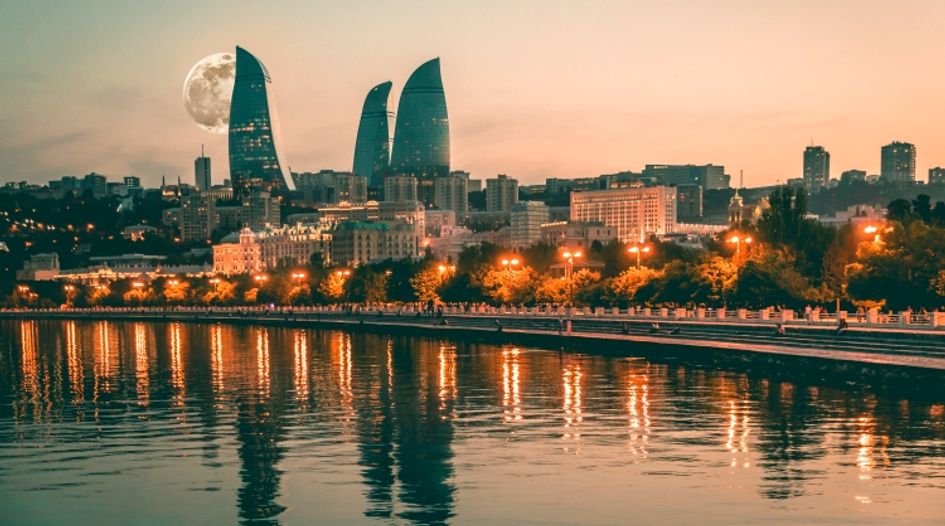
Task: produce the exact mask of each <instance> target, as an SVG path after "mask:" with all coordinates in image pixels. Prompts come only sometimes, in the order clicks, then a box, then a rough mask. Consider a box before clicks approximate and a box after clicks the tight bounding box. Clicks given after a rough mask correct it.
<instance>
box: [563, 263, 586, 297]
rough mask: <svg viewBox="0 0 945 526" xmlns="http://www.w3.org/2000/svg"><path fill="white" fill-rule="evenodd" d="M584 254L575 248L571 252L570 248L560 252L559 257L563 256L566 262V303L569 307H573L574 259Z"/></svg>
mask: <svg viewBox="0 0 945 526" xmlns="http://www.w3.org/2000/svg"><path fill="white" fill-rule="evenodd" d="M583 256H584V254H581V251H580V250H575V251H574V252H571V251H570V250H566V251H564V253H563V254H561V257H563V258H564V262H565V263H566V266H565V267H564V268H565V278H566V279H567V280H568V303H569V304H570V306H571V307H574V279H572V278H573V275H574V260H575V259H578V258H581V257H583Z"/></svg>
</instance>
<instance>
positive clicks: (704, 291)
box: [694, 256, 738, 305]
mask: <svg viewBox="0 0 945 526" xmlns="http://www.w3.org/2000/svg"><path fill="white" fill-rule="evenodd" d="M695 271H696V276H697V278H698V282H699V283H701V284H702V285H703V286H702V287H700V288H699V291H698V292H697V293H696V295H695V297H694V299H696V300H697V301H699V302H700V303H701V302H706V303H708V304H710V305H720V304H725V303H726V300H727V299H728V298H729V296H730V295H731V294H732V293H733V292H734V291H735V284H736V280H737V277H738V267H737V266H736V265H735V263H734V262H733V261H732V260H731V259H729V258H723V257H721V256H713V257H710V258H708V259H707V260H706V261H704V262H703V263H701V264H699V265H698V266H696V269H695Z"/></svg>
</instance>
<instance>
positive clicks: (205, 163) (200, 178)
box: [194, 147, 213, 192]
mask: <svg viewBox="0 0 945 526" xmlns="http://www.w3.org/2000/svg"><path fill="white" fill-rule="evenodd" d="M211 181H212V180H211V178H210V158H209V157H207V156H205V155H204V154H203V147H201V148H200V157H197V158H196V159H194V184H195V185H196V186H197V190H200V191H201V192H206V191H207V190H209V189H210V187H211V186H213V183H212V182H211Z"/></svg>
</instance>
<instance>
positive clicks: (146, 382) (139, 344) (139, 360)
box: [135, 322, 151, 407]
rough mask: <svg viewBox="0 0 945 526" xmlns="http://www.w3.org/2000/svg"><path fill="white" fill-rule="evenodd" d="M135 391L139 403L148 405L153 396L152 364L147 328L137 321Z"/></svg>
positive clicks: (144, 405)
mask: <svg viewBox="0 0 945 526" xmlns="http://www.w3.org/2000/svg"><path fill="white" fill-rule="evenodd" d="M135 393H136V394H137V395H138V405H140V406H143V407H147V406H148V402H149V401H150V398H151V378H150V365H149V363H148V340H147V328H146V327H145V325H144V324H143V323H140V322H139V323H135Z"/></svg>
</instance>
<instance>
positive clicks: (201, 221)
mask: <svg viewBox="0 0 945 526" xmlns="http://www.w3.org/2000/svg"><path fill="white" fill-rule="evenodd" d="M215 206H216V201H215V200H214V199H207V197H206V196H205V195H203V194H201V193H199V192H190V193H187V194H184V195H182V196H181V197H180V217H179V227H180V239H181V241H183V242H185V243H186V242H188V241H205V240H207V239H210V235H211V234H212V233H213V229H214V228H215V227H216V211H215V210H214V208H215Z"/></svg>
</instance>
